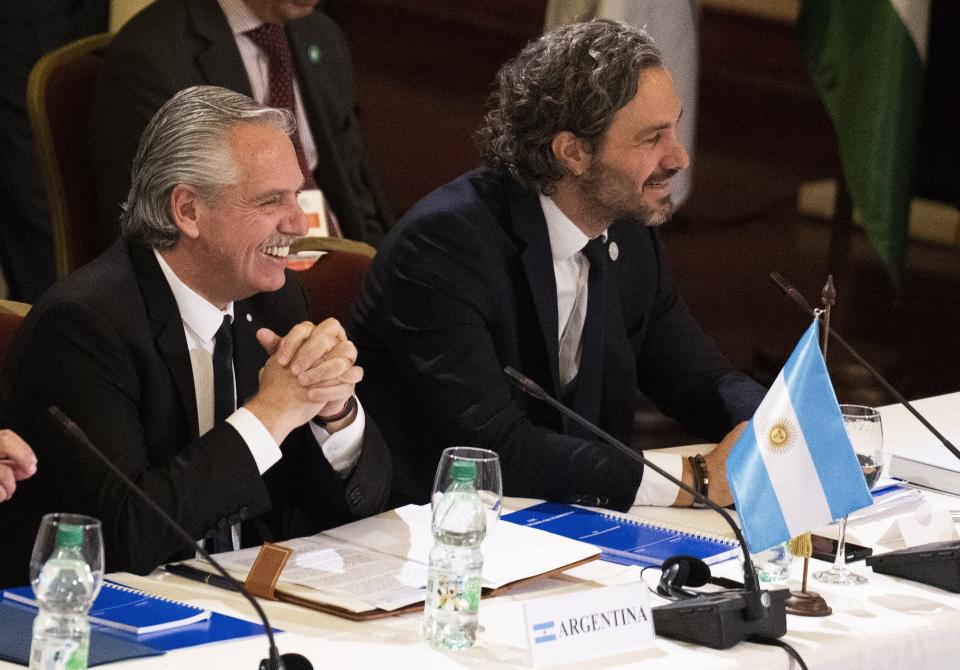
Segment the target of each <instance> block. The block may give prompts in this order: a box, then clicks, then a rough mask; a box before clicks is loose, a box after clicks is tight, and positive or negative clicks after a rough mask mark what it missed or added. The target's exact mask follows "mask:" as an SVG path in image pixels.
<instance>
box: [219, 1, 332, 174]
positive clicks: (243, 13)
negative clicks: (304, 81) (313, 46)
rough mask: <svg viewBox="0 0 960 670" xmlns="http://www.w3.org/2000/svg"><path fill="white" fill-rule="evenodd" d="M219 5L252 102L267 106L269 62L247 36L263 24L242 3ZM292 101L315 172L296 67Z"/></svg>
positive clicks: (313, 148)
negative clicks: (235, 46)
mask: <svg viewBox="0 0 960 670" xmlns="http://www.w3.org/2000/svg"><path fill="white" fill-rule="evenodd" d="M218 2H219V3H220V9H222V10H223V13H224V16H226V17H227V23H228V24H230V30H231V31H232V32H233V38H234V39H235V40H236V41H237V49H239V50H240V58H241V59H242V60H243V68H244V69H245V70H246V71H247V79H249V80H250V88H251V89H252V90H253V99H254V100H256V101H257V102H259V103H260V104H261V105H265V104H267V97H268V96H269V94H270V79H269V72H270V70H269V60H268V59H267V55H266V54H265V53H263V50H262V49H261V48H260V47H259V46H257V44H256V42H254V41H253V40H252V39H250V38H249V37H248V36H247V35H244V33H245V32H247V31H248V30H253V29H254V28H257V27H258V26H260V25H262V24H263V23H264V22H263V20H262V19H260V17H258V16H257V15H256V14H254V13H253V11H252V10H251V9H250V8H249V7H247V5H246V4H245V3H244V2H243V0H218ZM293 100H294V105H293V106H294V109H293V113H294V116H296V117H297V131H298V132H299V133H300V144H301V145H303V155H304V157H305V158H306V159H307V167H309V168H310V171H311V172H313V170H314V169H315V168H316V167H317V145H316V143H315V142H314V141H313V132H312V131H311V130H310V122H309V121H308V120H307V113H306V111H305V110H304V107H303V96H302V95H301V94H300V82H298V81H297V72H296V67H294V72H293Z"/></svg>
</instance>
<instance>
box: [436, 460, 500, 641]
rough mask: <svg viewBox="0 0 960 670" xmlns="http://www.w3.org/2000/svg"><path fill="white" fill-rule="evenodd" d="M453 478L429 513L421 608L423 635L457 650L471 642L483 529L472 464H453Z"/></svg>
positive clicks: (474, 620) (477, 619) (481, 565)
mask: <svg viewBox="0 0 960 670" xmlns="http://www.w3.org/2000/svg"><path fill="white" fill-rule="evenodd" d="M451 479H452V480H453V481H452V483H451V484H450V486H449V487H448V488H447V490H446V492H445V493H444V494H443V495H442V496H441V498H440V500H439V501H437V503H436V507H435V509H434V513H433V538H434V544H433V549H432V550H431V551H430V568H429V571H428V574H427V595H426V598H425V601H424V608H423V637H424V639H425V640H426V641H427V642H428V643H429V644H430V646H432V647H436V648H438V649H463V648H466V647H471V646H473V643H474V642H475V641H476V639H477V626H478V621H479V617H478V610H479V607H480V583H481V570H482V568H483V555H482V554H481V553H480V542H481V541H483V536H484V534H485V533H486V530H487V522H486V517H485V516H484V512H483V503H482V502H481V501H480V496H479V494H478V493H477V487H476V479H477V465H476V463H474V462H473V461H465V460H457V461H454V463H453V466H452V467H451Z"/></svg>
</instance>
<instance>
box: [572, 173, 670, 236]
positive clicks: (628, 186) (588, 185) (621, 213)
mask: <svg viewBox="0 0 960 670" xmlns="http://www.w3.org/2000/svg"><path fill="white" fill-rule="evenodd" d="M676 173H677V170H666V171H663V172H658V173H656V174H652V175H650V176H649V177H648V178H647V181H652V182H661V181H666V180H667V179H669V178H670V177H672V176H673V175H675V174H676ZM580 189H581V193H582V195H583V197H584V200H585V201H586V204H587V210H588V211H589V212H590V215H591V217H592V218H593V219H594V220H595V221H597V222H599V223H605V224H606V225H610V224H611V223H613V222H614V221H617V220H619V219H635V220H637V221H639V222H640V223H641V224H643V225H645V226H651V227H652V226H662V225H663V224H664V223H666V222H667V221H669V220H670V217H671V216H673V211H674V209H675V206H674V204H673V198H672V197H671V196H670V194H669V193H668V194H667V195H665V196H663V197H662V198H660V199H659V200H658V201H656V203H655V204H653V205H650V204H648V203H646V202H644V200H643V191H642V189H641V190H637V187H636V185H635V182H634V181H633V180H632V179H631V178H630V177H629V176H628V175H627V174H626V173H625V172H624V171H623V170H621V169H619V168H616V167H614V166H612V165H610V164H609V163H607V162H605V161H603V160H600V159H597V160H596V161H594V163H593V165H591V166H590V169H589V170H587V171H586V172H585V173H584V175H583V176H582V177H581V179H580Z"/></svg>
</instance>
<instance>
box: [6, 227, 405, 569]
mask: <svg viewBox="0 0 960 670" xmlns="http://www.w3.org/2000/svg"><path fill="white" fill-rule="evenodd" d="M306 313H307V312H306V304H305V301H304V298H303V293H302V291H301V289H300V287H299V285H298V284H297V282H296V280H294V279H290V278H288V280H287V282H286V285H285V286H284V287H283V288H282V289H281V290H280V291H277V292H275V293H269V294H259V295H256V296H254V297H252V298H250V299H248V300H243V301H240V302H237V303H235V315H234V348H235V352H234V357H235V365H234V370H235V376H236V381H237V399H238V405H240V404H243V402H244V401H245V400H246V399H248V398H249V397H250V396H252V395H253V394H254V393H255V392H256V389H257V374H258V372H259V370H260V368H261V367H262V366H263V363H264V362H265V360H266V354H265V352H264V351H263V349H262V348H261V347H260V345H259V343H258V342H257V341H256V338H255V333H256V330H257V329H258V328H261V327H268V328H271V329H272V330H274V331H275V332H277V333H286V332H287V331H288V330H289V329H290V327H291V326H292V325H294V324H295V323H298V322H299V321H302V320H304V318H305V316H306ZM9 361H10V362H9V363H8V365H7V368H6V370H5V374H4V383H5V386H6V388H5V389H4V390H5V395H6V398H7V399H8V408H9V415H10V416H9V419H10V421H11V427H14V428H16V430H18V431H20V433H21V435H23V437H24V438H25V439H26V440H27V441H29V442H30V444H31V445H33V448H34V449H35V450H36V452H37V456H38V460H39V463H40V465H39V469H38V472H37V474H36V475H35V476H34V477H33V478H31V479H29V480H26V481H24V482H22V485H21V486H18V487H17V493H16V495H15V496H14V498H13V500H12V501H10V502H9V503H5V504H4V505H2V506H0V537H3V545H4V548H3V560H2V561H0V584H9V583H12V582H21V583H22V582H25V581H26V579H27V564H28V562H29V556H30V549H31V547H32V545H33V538H34V536H35V535H36V530H37V525H38V523H39V520H40V516H41V515H42V514H43V513H46V512H51V511H75V512H82V513H86V514H91V515H93V516H95V517H97V518H99V519H100V520H101V521H102V522H103V530H104V541H105V546H106V559H107V567H108V569H109V570H128V571H132V572H138V573H146V572H149V571H150V570H152V569H153V568H155V567H156V566H157V565H158V564H160V563H161V562H163V561H166V560H169V559H171V558H176V557H180V556H183V555H184V553H185V552H184V547H183V544H182V542H181V540H180V539H179V537H177V536H176V535H174V534H173V533H172V532H171V531H170V530H168V529H167V528H165V527H164V525H163V524H162V523H160V521H159V520H158V519H157V517H156V514H155V513H154V512H153V511H152V510H150V509H149V508H147V507H146V506H145V505H144V504H142V503H141V502H140V501H139V500H138V499H136V498H134V497H133V496H132V495H131V494H130V493H129V491H128V490H127V489H126V488H125V487H124V486H123V484H122V483H121V482H120V481H119V480H118V479H117V478H115V477H114V476H113V475H110V474H109V473H108V472H107V471H106V469H105V468H103V467H101V466H100V465H98V463H97V462H96V461H95V460H94V459H93V457H92V456H91V455H90V454H88V453H85V452H84V450H83V449H81V448H79V447H77V446H76V445H74V444H72V443H71V442H70V441H69V440H67V439H66V438H65V437H64V436H63V434H62V433H60V431H58V430H57V429H56V428H55V427H54V426H53V425H52V424H51V423H50V422H49V421H47V420H46V419H45V417H44V414H45V412H46V409H47V407H49V406H50V405H53V404H56V405H57V406H59V407H60V408H61V409H62V410H63V411H64V412H65V413H66V414H67V415H68V416H69V417H71V418H72V419H74V420H75V421H76V423H77V424H78V425H79V426H80V427H81V428H82V429H83V430H84V431H85V432H86V433H87V435H88V436H89V437H90V439H91V440H92V441H93V443H94V444H95V445H97V446H98V447H99V448H100V449H101V450H102V451H103V452H104V453H105V454H106V455H107V457H108V458H110V459H111V460H112V461H113V462H114V463H115V464H116V465H118V466H119V467H120V468H121V469H122V470H123V471H124V472H125V473H126V474H127V475H129V477H130V478H131V479H133V480H134V482H136V483H137V485H138V486H139V487H140V488H141V489H142V490H143V491H144V492H145V493H146V494H147V495H148V496H150V497H151V498H152V499H153V500H154V501H156V502H157V503H158V504H159V505H160V506H161V507H162V508H163V509H164V510H166V511H167V512H168V513H169V514H170V516H172V517H173V518H174V519H175V520H176V521H177V522H178V523H179V524H180V525H181V526H183V527H184V528H185V529H186V531H187V532H188V533H189V534H190V535H191V536H193V537H196V538H201V537H203V536H204V535H205V534H207V533H208V532H209V531H210V530H211V529H212V528H214V526H215V525H216V524H218V523H221V522H222V520H226V522H230V523H232V522H234V521H236V520H241V521H244V523H243V525H242V540H243V544H244V545H245V546H249V545H251V544H256V543H259V542H262V541H263V540H270V539H281V538H289V537H293V536H298V535H305V534H309V533H313V532H317V531H319V530H321V529H323V528H328V527H332V526H335V525H339V524H342V523H345V522H347V521H351V520H353V519H355V518H359V517H363V516H367V515H369V514H373V513H376V512H379V511H380V510H381V509H382V508H383V506H384V504H385V502H386V497H387V492H388V487H389V479H390V458H389V454H388V452H387V450H386V446H385V445H384V444H383V441H382V438H381V437H380V435H379V432H378V430H377V428H376V426H375V425H374V424H373V422H372V421H371V420H370V418H369V417H368V418H367V426H366V439H365V442H364V446H363V452H362V456H361V458H360V461H359V463H358V464H357V466H356V467H355V469H354V470H353V472H352V473H351V475H350V477H349V478H348V479H347V480H346V481H343V480H341V479H340V478H339V477H338V476H337V475H336V473H334V471H333V470H332V469H331V467H330V465H329V463H328V462H327V461H326V459H325V458H324V456H323V454H322V451H321V449H320V447H319V446H318V445H317V444H316V441H315V440H314V439H313V437H312V435H311V434H310V430H309V428H308V427H302V428H300V429H298V430H296V431H294V432H293V433H291V434H290V436H289V437H288V438H287V439H286V440H285V441H284V442H283V444H282V445H281V449H282V450H283V457H282V458H281V460H280V461H279V462H278V463H276V464H275V465H274V466H273V467H271V468H270V469H269V470H267V472H266V473H264V475H263V476H261V475H260V473H259V472H258V471H257V467H256V464H255V463H254V460H253V457H252V456H251V454H250V452H249V450H248V448H247V447H246V445H245V443H244V442H243V441H242V439H241V438H240V435H239V434H238V433H237V432H236V430H235V429H234V428H233V427H232V426H230V425H229V424H227V423H225V422H224V423H220V424H218V425H216V426H215V427H214V428H213V429H211V430H210V431H209V432H207V433H206V434H204V435H203V436H202V437H199V438H198V437H197V433H198V428H197V406H196V398H195V394H194V386H193V376H192V372H191V367H190V357H189V354H188V351H187V345H186V339H185V337H184V332H183V323H182V321H181V318H180V313H179V311H178V310H177V305H176V301H175V300H174V297H173V293H172V292H171V291H170V288H169V285H168V284H167V282H166V279H165V278H164V276H163V273H162V271H161V270H160V266H159V264H158V263H157V261H156V258H155V257H154V255H153V252H152V251H150V250H149V249H148V248H146V247H144V246H141V245H139V244H129V243H127V242H126V241H122V240H121V241H118V242H117V243H116V244H115V245H114V246H113V247H111V248H110V249H109V250H108V251H107V252H106V253H105V254H104V255H102V256H101V257H100V258H98V259H97V260H95V261H94V262H93V263H91V264H89V265H87V266H85V267H83V268H81V269H80V270H78V271H77V272H75V273H73V274H72V275H71V276H70V277H69V278H67V279H66V280H65V281H63V282H61V283H59V284H57V285H55V286H54V287H53V288H52V289H51V290H50V291H48V292H47V293H46V294H45V296H44V297H43V298H42V299H41V300H40V301H39V302H38V303H37V304H36V305H35V306H34V307H33V309H32V310H31V311H30V314H29V316H28V318H27V319H26V320H25V322H24V324H23V326H22V328H21V330H20V332H19V333H18V337H17V340H16V341H15V343H14V347H13V349H12V352H11V356H10V359H9ZM186 554H187V555H189V554H190V552H186Z"/></svg>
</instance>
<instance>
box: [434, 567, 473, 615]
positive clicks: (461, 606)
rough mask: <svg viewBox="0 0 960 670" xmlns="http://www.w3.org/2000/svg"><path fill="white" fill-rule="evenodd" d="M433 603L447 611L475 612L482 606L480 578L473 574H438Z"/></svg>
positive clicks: (459, 612)
mask: <svg viewBox="0 0 960 670" xmlns="http://www.w3.org/2000/svg"><path fill="white" fill-rule="evenodd" d="M436 577H437V579H436V582H435V587H434V591H433V593H432V594H431V595H432V596H433V605H434V606H435V607H436V608H437V609H439V610H441V611H445V612H456V613H458V614H466V613H469V614H475V613H476V612H477V611H478V610H479V608H480V578H479V577H477V576H475V575H472V576H469V577H466V578H464V577H463V576H462V575H453V574H438V575H437V576H436Z"/></svg>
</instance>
